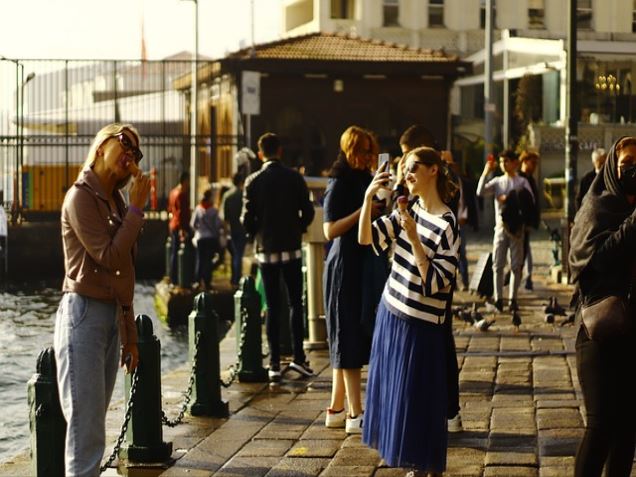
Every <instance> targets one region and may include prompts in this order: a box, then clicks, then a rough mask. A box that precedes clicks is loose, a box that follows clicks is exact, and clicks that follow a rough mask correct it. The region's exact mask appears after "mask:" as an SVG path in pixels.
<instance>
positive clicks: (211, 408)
mask: <svg viewBox="0 0 636 477" xmlns="http://www.w3.org/2000/svg"><path fill="white" fill-rule="evenodd" d="M190 414H191V415H193V416H212V417H229V416H230V405H229V403H228V402H227V401H224V400H223V399H221V400H219V401H217V402H212V403H200V402H195V403H194V404H192V406H190Z"/></svg>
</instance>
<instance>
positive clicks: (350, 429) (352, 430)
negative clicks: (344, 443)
mask: <svg viewBox="0 0 636 477" xmlns="http://www.w3.org/2000/svg"><path fill="white" fill-rule="evenodd" d="M363 416H364V413H362V412H361V413H360V414H358V415H357V416H356V417H350V416H347V422H346V424H345V432H346V433H347V434H362V417H363Z"/></svg>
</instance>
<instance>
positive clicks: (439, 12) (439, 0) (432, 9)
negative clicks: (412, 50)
mask: <svg viewBox="0 0 636 477" xmlns="http://www.w3.org/2000/svg"><path fill="white" fill-rule="evenodd" d="M634 1H636V0H634ZM428 26H429V27H443V26H444V0H429V1H428Z"/></svg>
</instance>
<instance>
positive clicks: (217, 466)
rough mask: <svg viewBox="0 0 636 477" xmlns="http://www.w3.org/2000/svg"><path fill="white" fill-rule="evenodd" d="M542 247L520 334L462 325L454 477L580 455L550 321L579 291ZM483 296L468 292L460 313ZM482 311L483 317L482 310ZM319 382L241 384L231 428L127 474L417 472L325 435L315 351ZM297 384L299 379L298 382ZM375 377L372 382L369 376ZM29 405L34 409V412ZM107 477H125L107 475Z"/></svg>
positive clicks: (574, 395)
mask: <svg viewBox="0 0 636 477" xmlns="http://www.w3.org/2000/svg"><path fill="white" fill-rule="evenodd" d="M537 235H538V237H537V239H536V240H534V241H533V250H534V256H535V273H534V278H535V289H534V291H532V292H529V291H526V290H522V291H521V292H520V297H519V304H520V308H521V317H522V324H521V327H520V329H519V330H518V331H517V330H516V329H515V328H514V327H513V325H512V323H511V316H510V315H509V314H506V313H503V314H498V315H496V316H494V315H493V314H492V313H489V314H487V316H488V317H494V318H496V322H495V324H494V325H493V326H492V327H491V328H490V329H489V330H488V331H486V332H482V331H479V330H477V329H475V328H474V327H472V326H470V325H469V324H467V323H465V322H463V321H459V320H455V321H454V327H455V333H456V343H457V356H458V362H459V366H460V400H461V415H462V419H463V424H464V431H463V432H461V433H457V434H451V435H450V440H449V450H448V460H447V472H446V473H445V475H446V476H467V477H482V476H483V477H495V476H506V477H515V476H517V477H526V476H528V477H557V476H558V477H561V476H564V477H565V476H570V475H572V473H573V461H574V457H573V456H574V454H575V451H576V445H577V443H578V441H579V439H580V437H581V434H582V428H583V419H582V403H581V396H580V389H579V385H578V380H577V377H576V365H575V357H574V354H573V349H574V346H573V342H574V335H575V330H574V328H573V327H572V326H560V324H561V322H562V321H563V319H564V318H565V317H556V322H555V323H554V324H548V323H546V322H545V320H544V313H543V307H544V305H545V304H546V303H547V301H548V297H549V296H557V297H558V300H559V303H560V304H562V305H566V304H567V303H568V301H569V297H570V294H571V287H570V286H567V285H560V284H554V283H551V280H550V279H549V265H550V263H551V252H550V249H551V243H550V242H549V241H548V240H547V237H546V236H545V234H537ZM469 240H470V241H469V247H468V252H469V260H470V262H471V263H472V264H474V262H475V261H476V260H477V258H478V256H479V254H480V253H482V252H485V251H488V250H489V249H490V240H489V238H488V237H487V236H486V235H485V234H484V235H483V237H482V236H473V237H469ZM475 300H477V297H475V296H473V295H471V294H469V293H466V292H459V293H457V295H456V300H455V302H456V304H460V303H471V302H473V301H475ZM482 310H483V307H482ZM235 359H236V352H235V339H234V337H233V334H232V332H230V335H228V337H227V338H226V339H225V340H224V342H223V343H222V366H223V367H226V366H227V365H229V364H231V363H233V362H234V361H235ZM309 359H310V360H311V364H312V366H313V367H314V369H315V371H316V372H317V374H318V376H317V377H316V378H315V379H311V380H307V381H304V380H295V379H291V380H289V381H286V382H284V383H282V384H281V385H276V386H270V385H268V384H242V383H234V384H232V386H231V387H230V388H229V389H224V390H223V395H224V398H225V399H227V400H229V403H230V411H231V415H230V418H229V419H214V418H193V417H190V416H187V417H186V418H185V421H184V423H183V424H181V425H180V426H178V427H176V428H173V429H171V428H167V427H164V440H166V441H172V442H173V448H174V451H173V455H172V457H173V459H174V461H173V462H171V466H170V467H169V468H166V467H165V466H159V467H154V468H152V469H148V467H147V466H146V467H145V468H144V469H142V468H139V469H135V468H129V469H128V470H127V474H126V475H130V476H135V475H138V476H141V475H144V476H154V475H161V476H163V477H174V476H191V477H208V476H212V475H214V476H224V477H230V476H237V477H238V476H242V477H244V476H268V477H273V476H334V477H336V476H337V477H346V476H352V477H358V476H359V477H362V476H376V477H393V476H403V475H404V474H405V472H406V470H407V469H395V468H388V467H386V466H384V465H383V463H382V462H381V460H380V457H379V456H378V454H377V453H376V452H375V451H374V450H372V449H369V448H367V447H366V446H364V445H362V444H361V443H360V438H359V436H347V435H346V434H345V432H344V429H343V430H338V429H327V428H325V427H324V417H325V412H324V410H325V408H326V407H327V406H328V404H329V397H330V388H331V369H330V367H329V362H328V354H327V352H326V351H313V352H311V353H309ZM188 374H189V369H188V368H187V367H183V368H182V369H179V370H177V371H175V372H171V373H169V374H167V375H165V376H164V377H163V407H164V411H165V412H166V413H167V414H168V416H169V417H172V416H174V415H175V414H176V413H177V411H178V408H179V405H180V402H181V400H182V396H181V393H182V392H183V390H184V389H185V387H186V382H187V379H188ZM289 374H290V378H294V377H295V376H292V374H294V373H292V372H290V373H289ZM363 377H366V374H363ZM25 405H26V403H25ZM122 414H123V412H122V403H121V402H119V403H115V404H114V405H113V406H112V409H111V411H110V412H109V414H108V424H107V434H108V441H109V445H108V449H107V452H108V453H109V452H110V450H111V449H112V443H113V441H114V439H115V437H116V434H117V432H118V430H119V426H120V424H121V419H122ZM26 463H27V461H26V458H25V457H24V456H23V457H22V458H17V459H15V460H14V461H13V464H7V465H5V466H3V467H2V468H0V475H12V476H18V475H29V473H28V468H27V467H26V466H25V464H26ZM103 475H112V476H114V475H119V474H118V473H117V471H116V470H115V469H114V468H113V469H109V470H108V471H107V472H106V473H104V474H103ZM632 475H636V473H633V474H632Z"/></svg>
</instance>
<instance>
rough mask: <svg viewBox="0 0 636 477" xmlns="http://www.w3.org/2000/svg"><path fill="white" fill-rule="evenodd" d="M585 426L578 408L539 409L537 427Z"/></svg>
mask: <svg viewBox="0 0 636 477" xmlns="http://www.w3.org/2000/svg"><path fill="white" fill-rule="evenodd" d="M581 427H583V419H582V418H581V413H580V412H579V410H578V409H564V408H559V409H538V410H537V428H538V429H539V430H543V429H569V428H575V429H578V428H581Z"/></svg>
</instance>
